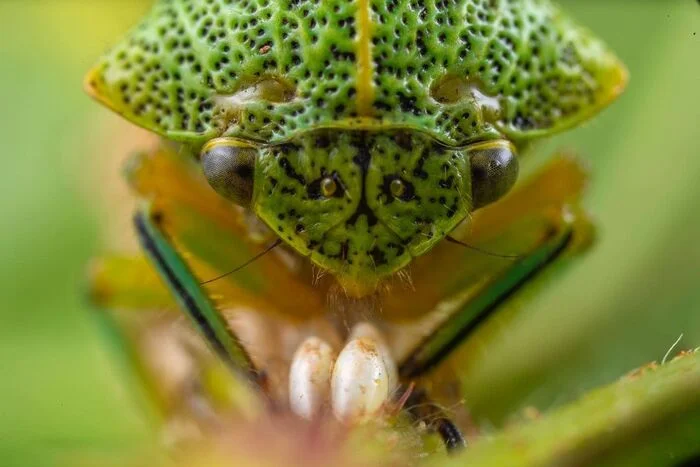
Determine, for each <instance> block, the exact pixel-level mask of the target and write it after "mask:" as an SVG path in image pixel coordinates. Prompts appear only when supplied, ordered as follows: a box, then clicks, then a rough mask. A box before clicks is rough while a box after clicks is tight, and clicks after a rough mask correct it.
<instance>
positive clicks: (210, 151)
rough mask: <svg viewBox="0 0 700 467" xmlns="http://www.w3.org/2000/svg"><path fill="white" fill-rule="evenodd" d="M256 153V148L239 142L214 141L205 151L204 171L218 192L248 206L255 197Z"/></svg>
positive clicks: (203, 159)
mask: <svg viewBox="0 0 700 467" xmlns="http://www.w3.org/2000/svg"><path fill="white" fill-rule="evenodd" d="M256 153H257V151H256V150H255V149H254V148H252V147H247V146H243V145H242V144H241V143H240V142H238V141H230V140H222V141H213V142H210V143H209V144H207V145H206V146H205V147H204V150H203V151H202V156H201V164H202V171H203V172H204V176H205V177H206V179H207V181H208V182H209V185H211V187H212V188H214V190H215V191H216V192H217V193H219V194H220V195H221V196H223V197H224V198H226V199H228V200H231V201H233V202H234V203H236V204H239V205H241V206H248V205H250V201H251V200H252V198H253V179H254V176H255V156H256Z"/></svg>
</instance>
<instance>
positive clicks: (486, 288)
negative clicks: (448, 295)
mask: <svg viewBox="0 0 700 467" xmlns="http://www.w3.org/2000/svg"><path fill="white" fill-rule="evenodd" d="M572 237H573V225H572V224H571V223H570V222H567V221H564V222H562V223H561V224H560V225H558V226H556V227H554V228H553V231H552V232H551V234H550V235H549V236H548V237H547V238H546V239H544V240H543V241H542V242H541V243H540V244H539V245H538V246H537V247H535V249H534V250H532V251H531V252H529V253H528V254H527V255H525V256H523V257H521V258H520V259H519V260H517V261H515V262H514V263H513V265H512V266H510V267H509V268H508V269H506V270H505V271H504V272H503V273H501V274H499V275H497V276H495V277H493V278H492V279H490V280H488V281H486V282H485V283H483V284H481V285H480V287H479V289H478V290H477V291H476V292H475V293H474V295H473V296H472V297H471V299H470V300H469V301H468V302H467V303H465V304H464V306H462V307H461V308H460V309H459V310H458V311H456V312H455V313H454V314H452V315H451V316H450V317H448V318H447V319H446V320H445V321H444V322H443V323H442V324H441V325H439V326H438V327H437V329H435V330H434V331H433V332H432V333H431V334H430V335H429V336H427V337H426V338H425V339H424V340H423V341H422V342H421V343H419V344H418V345H417V346H416V347H415V348H414V350H413V351H412V352H411V353H410V354H409V355H408V356H407V357H406V358H405V359H404V361H403V362H402V363H401V364H400V365H399V375H400V378H401V379H402V380H403V381H409V380H412V379H415V378H418V377H420V376H421V375H423V374H425V373H426V372H428V371H430V369H432V368H433V367H434V366H435V365H437V364H438V363H440V362H441V361H442V360H443V359H444V358H446V357H447V356H448V355H449V354H450V353H451V352H452V350H454V349H455V348H456V347H457V346H458V345H459V344H460V342H462V340H464V339H465V338H466V337H467V336H468V335H469V334H470V333H471V332H472V331H473V330H474V329H476V327H477V326H478V325H479V324H480V323H482V322H483V321H484V320H485V319H486V318H487V317H488V316H489V315H490V313H491V312H492V311H494V310H496V309H497V308H498V307H499V305H501V304H502V303H503V302H504V301H506V300H507V299H508V298H509V297H510V296H511V295H512V294H513V293H515V292H516V291H517V290H518V289H519V288H520V287H522V286H523V285H524V284H526V283H527V282H528V280H529V279H531V278H532V277H533V276H535V275H536V274H537V273H539V272H540V271H541V270H543V269H544V268H545V267H547V266H548V265H549V264H551V263H552V262H553V261H554V260H555V259H557V258H558V257H559V256H560V254H561V253H562V252H563V251H565V250H566V247H567V245H568V244H569V242H570V240H571V239H572Z"/></svg>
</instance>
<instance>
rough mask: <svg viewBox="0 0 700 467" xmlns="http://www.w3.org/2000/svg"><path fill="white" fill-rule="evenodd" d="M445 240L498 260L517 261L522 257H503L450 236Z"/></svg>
mask: <svg viewBox="0 0 700 467" xmlns="http://www.w3.org/2000/svg"><path fill="white" fill-rule="evenodd" d="M445 239H447V241H448V242H451V243H454V244H456V245H460V246H463V247H464V248H468V249H470V250H473V251H476V252H478V253H482V254H485V255H488V256H495V257H496V258H503V259H512V260H516V259H520V258H521V257H522V256H521V255H502V254H500V253H494V252H492V251H488V250H484V249H481V248H479V247H476V246H473V245H470V244H468V243H464V242H463V241H461V240H457V239H456V238H454V237H450V236H449V235H448V236H447V237H445Z"/></svg>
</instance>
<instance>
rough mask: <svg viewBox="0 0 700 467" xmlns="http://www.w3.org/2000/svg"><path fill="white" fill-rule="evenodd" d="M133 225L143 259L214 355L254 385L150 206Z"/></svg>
mask: <svg viewBox="0 0 700 467" xmlns="http://www.w3.org/2000/svg"><path fill="white" fill-rule="evenodd" d="M134 224H135V226H136V231H137V233H138V237H139V240H140V242H141V245H142V247H143V249H144V250H145V251H146V255H147V256H148V257H149V259H150V260H151V262H152V263H153V264H154V266H155V267H156V269H157V271H158V273H159V275H160V277H161V278H162V279H163V281H164V282H165V283H166V285H167V286H168V288H169V289H170V291H171V293H172V294H173V295H174V296H175V298H176V300H177V302H178V304H179V305H180V307H181V309H182V310H183V311H184V312H185V313H186V314H187V316H189V317H190V319H191V320H192V321H193V324H194V325H195V327H196V328H197V330H198V331H199V332H200V334H202V336H203V337H204V339H205V340H206V342H207V343H208V345H209V346H210V347H211V349H212V350H213V351H214V353H215V354H217V355H218V356H219V357H220V358H221V359H222V360H223V361H224V362H226V363H227V365H228V366H229V367H230V368H231V369H232V370H233V371H234V372H236V373H238V374H240V375H242V376H244V377H245V378H247V379H249V380H250V381H252V382H255V381H256V380H257V372H256V371H255V368H254V366H253V364H252V362H251V360H250V357H249V356H248V354H247V352H246V351H245V349H244V348H243V346H242V345H241V343H240V341H239V340H238V338H237V337H236V335H235V334H234V333H233V332H232V331H231V329H230V328H229V326H228V324H227V322H226V321H225V319H224V318H223V317H222V316H221V314H220V313H219V312H218V311H217V310H216V308H215V306H214V305H213V303H212V302H211V300H210V299H209V298H208V296H207V295H206V293H205V291H204V290H203V289H202V288H201V285H200V281H199V280H198V279H197V278H196V277H195V276H194V275H193V273H192V272H191V270H190V268H189V267H188V266H187V264H186V263H185V261H184V260H183V259H182V257H181V255H180V254H179V253H178V252H177V250H176V249H175V247H174V246H173V245H172V243H171V242H170V241H169V239H168V238H167V236H166V234H165V233H164V231H163V230H162V228H161V227H160V225H159V219H158V216H157V215H156V214H155V213H154V212H152V211H151V209H150V206H146V207H144V208H142V209H141V210H139V211H138V212H137V214H136V216H135V217H134Z"/></svg>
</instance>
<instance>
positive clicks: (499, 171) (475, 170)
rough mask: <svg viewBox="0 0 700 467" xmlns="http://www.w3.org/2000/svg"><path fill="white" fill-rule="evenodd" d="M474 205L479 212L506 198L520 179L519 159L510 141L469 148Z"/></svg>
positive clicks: (493, 142)
mask: <svg viewBox="0 0 700 467" xmlns="http://www.w3.org/2000/svg"><path fill="white" fill-rule="evenodd" d="M468 151H469V161H470V164H471V173H472V205H473V209H477V208H480V207H483V206H486V205H487V204H491V203H493V202H494V201H497V200H499V199H500V198H502V197H503V196H504V195H505V194H506V193H508V191H510V189H511V188H512V187H513V185H514V184H515V181H516V180H517V178H518V170H519V166H518V158H517V157H516V155H515V148H514V147H513V145H512V144H511V143H509V142H508V141H489V142H485V143H478V144H476V145H474V146H471V147H469V148H468Z"/></svg>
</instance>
